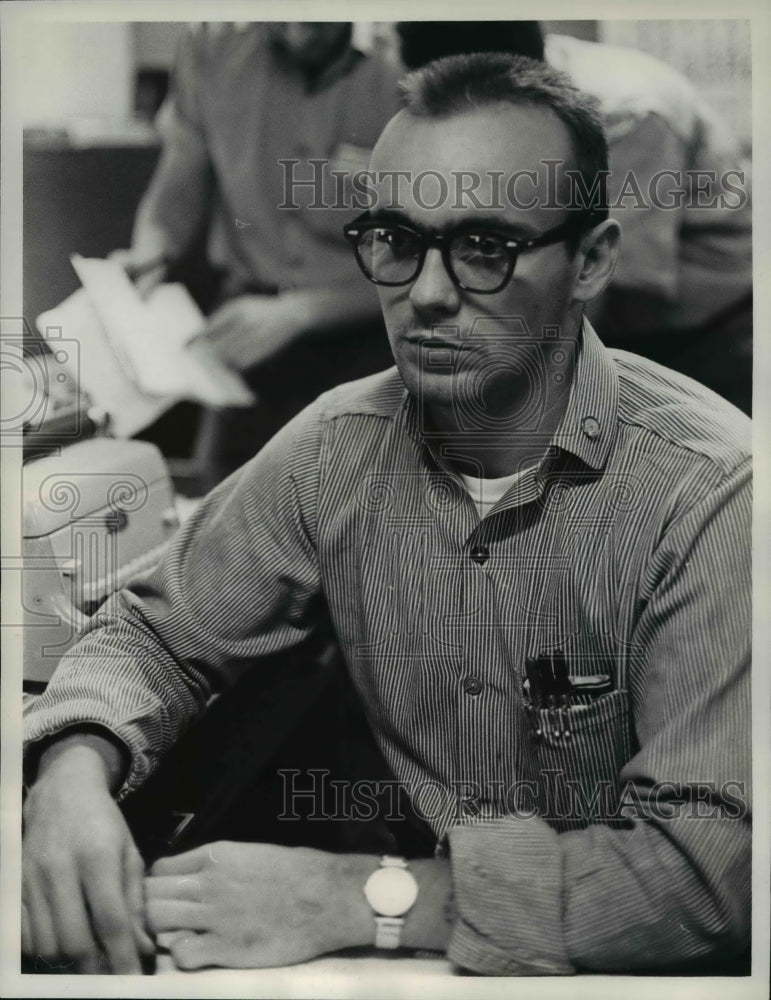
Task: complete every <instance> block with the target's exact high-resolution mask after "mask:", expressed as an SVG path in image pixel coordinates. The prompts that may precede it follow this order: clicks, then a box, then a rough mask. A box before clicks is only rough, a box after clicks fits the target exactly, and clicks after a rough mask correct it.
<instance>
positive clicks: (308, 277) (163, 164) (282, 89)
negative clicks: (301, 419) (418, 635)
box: [122, 22, 398, 485]
mask: <svg viewBox="0 0 771 1000" xmlns="http://www.w3.org/2000/svg"><path fill="white" fill-rule="evenodd" d="M352 33H353V27H352V25H351V23H350V22H327V23H322V22H307V23H305V22H275V23H270V24H262V23H252V24H244V25H221V24H211V25H201V26H199V27H197V28H195V29H191V30H189V31H188V32H187V34H186V35H185V36H183V38H182V41H181V44H180V48H179V52H178V55H177V62H176V66H175V71H174V76H173V80H172V87H171V93H170V96H169V98H168V100H167V101H166V103H165V104H164V106H163V107H162V108H161V111H160V113H159V116H158V128H159V130H160V133H161V136H162V139H163V151H162V155H161V159H160V161H159V164H158V168H157V170H156V173H155V175H154V177H153V179H152V181H151V183H150V186H149V188H148V190H147V192H146V194H145V196H144V198H143V199H142V202H141V204H140V206H139V209H138V212H137V217H136V223H135V228H134V234H133V240H132V248H131V251H130V252H129V253H128V254H124V255H122V259H123V260H124V261H125V263H126V264H127V265H128V266H129V268H130V269H135V270H136V271H138V272H142V276H141V277H140V279H139V285H140V290H141V291H143V292H145V293H146V292H148V291H149V290H150V288H151V287H152V286H153V285H154V284H157V282H158V281H160V280H162V278H163V277H164V275H165V274H166V273H167V272H168V269H169V264H170V263H173V262H175V261H177V260H179V259H180V258H181V257H183V256H184V254H185V253H186V252H187V251H188V250H189V249H190V247H191V246H192V245H193V244H194V243H195V241H196V239H197V237H198V236H199V234H200V233H201V231H202V230H203V231H206V247H207V257H208V262H209V264H210V265H211V268H212V269H213V271H214V272H215V274H216V276H217V278H218V282H217V288H216V292H215V308H214V310H213V312H212V313H211V315H210V316H209V317H208V320H207V325H206V328H205V331H204V338H205V342H206V344H207V345H208V346H209V347H210V348H212V349H213V350H214V351H215V352H216V353H217V354H218V355H219V357H220V358H221V359H222V360H223V361H225V362H226V363H227V364H229V365H231V366H232V367H234V368H235V369H237V370H238V371H241V372H245V373H246V374H247V378H248V380H249V381H250V383H251V384H252V387H253V388H254V390H255V392H256V394H257V396H258V403H257V405H256V406H255V407H254V408H253V409H252V410H250V411H244V410H233V411H225V412H224V413H223V412H216V413H215V412H209V413H207V414H206V415H205V419H204V423H203V427H202V431H201V434H200V437H199V441H198V455H197V457H198V459H199V461H200V464H201V465H202V467H203V469H204V472H205V474H206V479H207V483H208V484H209V485H213V484H214V483H216V482H218V481H219V480H220V479H222V478H223V477H224V476H225V475H227V474H228V473H229V472H232V471H233V470H234V469H236V468H237V467H238V466H240V465H241V464H242V463H243V462H245V461H246V460H247V459H248V458H251V456H252V455H253V454H254V453H255V452H256V451H257V450H258V449H259V447H260V446H261V445H262V444H264V443H265V441H267V440H268V439H269V438H270V437H271V435H272V434H273V433H274V432H275V431H276V430H277V429H278V428H279V427H280V426H281V425H282V424H283V423H284V422H285V421H286V420H287V419H289V417H291V416H293V415H294V413H296V412H297V411H298V410H299V409H301V408H302V406H304V405H305V404H306V403H309V402H310V401H311V400H312V399H314V398H315V397H316V396H317V395H318V394H319V393H320V392H321V391H323V390H324V389H327V388H331V386H333V385H337V384H338V383H339V382H343V381H347V380H349V379H352V378H357V377H360V376H361V375H365V374H369V373H370V372H373V371H378V370H379V369H382V368H385V367H388V365H389V364H390V355H389V353H388V344H387V341H386V338H385V335H384V332H383V329H382V321H381V319H380V315H379V310H378V307H377V300H376V296H375V295H374V294H373V293H372V290H371V288H369V287H368V285H367V283H366V282H365V281H363V280H362V279H361V276H360V275H359V274H358V272H357V268H356V266H355V264H354V262H353V261H352V260H351V256H350V253H349V251H348V248H347V247H346V245H345V241H344V239H343V237H342V231H341V216H342V217H343V219H342V221H345V218H344V214H345V213H343V212H341V211H340V207H341V206H344V205H345V187H344V185H345V181H346V178H347V176H349V174H350V172H351V171H353V170H356V169H363V168H364V167H366V164H367V160H368V158H369V153H370V151H371V148H372V145H373V144H374V142H375V140H376V139H377V137H378V135H379V134H380V132H381V130H382V128H383V126H384V125H385V123H386V122H387V121H388V119H389V118H390V117H391V116H392V115H393V114H394V113H395V111H396V110H397V107H398V99H397V93H396V74H395V71H394V69H392V68H391V67H389V66H388V65H387V64H386V63H385V62H384V61H383V60H381V59H380V58H378V57H377V55H375V54H371V55H365V54H364V53H363V51H362V50H361V47H359V46H358V45H354V43H353V39H352ZM335 172H336V174H335ZM336 204H337V205H338V208H337V210H336V209H335V208H334V206H335V205H336ZM325 205H326V206H331V207H325ZM154 262H155V263H156V266H152V265H153V264H154ZM157 262H161V263H157ZM148 267H149V270H148Z"/></svg>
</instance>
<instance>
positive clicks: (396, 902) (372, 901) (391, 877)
mask: <svg viewBox="0 0 771 1000" xmlns="http://www.w3.org/2000/svg"><path fill="white" fill-rule="evenodd" d="M364 895H365V896H366V897H367V902H368V903H369V905H370V906H371V907H372V909H373V910H374V911H375V913H377V914H379V915H380V916H383V917H401V916H402V915H403V914H405V913H406V912H407V911H408V910H409V909H410V907H411V906H412V905H413V903H414V902H415V900H416V899H417V898H418V883H417V882H416V881H415V877H414V876H413V875H411V874H410V872H408V871H407V870H406V869H405V868H378V870H377V871H376V872H373V873H372V874H371V875H370V877H369V878H368V879H367V884H366V885H365V886H364Z"/></svg>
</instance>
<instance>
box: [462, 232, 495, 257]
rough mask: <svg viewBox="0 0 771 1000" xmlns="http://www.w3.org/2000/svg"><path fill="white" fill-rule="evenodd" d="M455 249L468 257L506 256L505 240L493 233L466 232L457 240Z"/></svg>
mask: <svg viewBox="0 0 771 1000" xmlns="http://www.w3.org/2000/svg"><path fill="white" fill-rule="evenodd" d="M454 249H455V251H456V253H460V254H462V255H464V256H467V257H489V258H495V259H498V258H500V257H505V256H506V251H505V241H504V240H503V239H502V238H501V237H500V236H495V235H493V234H492V233H466V234H465V235H464V236H462V237H461V238H460V239H459V240H457V242H456V244H455V247H454Z"/></svg>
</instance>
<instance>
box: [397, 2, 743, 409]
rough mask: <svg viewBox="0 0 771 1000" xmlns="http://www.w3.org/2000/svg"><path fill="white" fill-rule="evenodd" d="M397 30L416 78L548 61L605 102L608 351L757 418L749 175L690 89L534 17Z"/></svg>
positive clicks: (597, 308)
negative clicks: (616, 251)
mask: <svg viewBox="0 0 771 1000" xmlns="http://www.w3.org/2000/svg"><path fill="white" fill-rule="evenodd" d="M398 34H399V37H400V44H401V55H402V59H403V61H404V63H405V65H406V66H408V67H409V68H411V69H415V68H417V67H419V66H422V65H424V64H425V63H427V62H429V61H430V60H432V59H437V58H439V57H442V56H448V55H455V54H459V53H463V52H511V53H513V54H517V55H527V56H531V57H533V58H536V59H544V60H545V61H546V62H547V63H549V65H550V66H553V67H554V68H555V69H558V70H561V71H562V72H563V73H567V74H568V75H569V76H570V77H571V78H572V79H573V82H574V83H575V84H576V86H577V87H579V88H580V89H581V90H583V91H585V92H586V93H587V94H591V95H592V96H593V97H595V98H596V99H597V100H598V101H599V104H600V109H601V111H602V114H603V118H604V122H605V127H606V131H607V135H608V143H609V164H608V166H609V169H610V176H609V178H608V193H609V198H610V206H611V212H612V214H613V216H614V218H616V219H617V220H618V221H619V222H620V223H621V226H622V229H623V231H624V246H623V250H622V252H621V254H620V257H619V263H618V266H617V268H616V271H615V274H614V276H613V280H612V281H611V283H610V285H609V287H608V289H607V290H606V292H605V293H604V294H603V295H602V296H600V297H598V299H597V300H596V301H595V302H594V303H593V304H592V307H591V318H592V321H593V322H594V323H595V325H596V327H597V330H598V332H599V334H600V336H601V337H602V338H603V341H604V343H605V344H607V345H608V346H612V347H621V348H623V349H624V350H629V351H634V352H635V353H640V354H642V355H644V356H645V357H648V358H652V359H653V360H654V361H658V362H660V363H661V364H665V365H667V367H671V368H675V369H676V370H677V371H681V372H683V373H684V374H686V375H689V376H690V377H691V378H695V379H697V380H698V381H700V382H703V383H704V384H705V385H707V386H709V388H711V389H714V390H715V391H716V392H719V393H720V394H721V395H722V396H725V398H726V399H728V400H730V401H731V402H732V403H734V405H736V406H738V407H740V408H741V409H743V410H744V411H745V412H746V413H750V411H751V405H752V206H751V201H750V177H749V173H748V168H747V164H746V163H744V162H743V157H742V155H741V153H740V150H739V149H738V144H737V143H736V141H735V140H734V138H733V137H732V136H731V135H730V133H729V131H728V130H727V129H726V127H725V126H724V124H723V123H722V122H721V121H719V119H718V117H717V116H716V115H715V114H714V112H713V111H712V110H711V108H710V107H709V106H708V105H707V103H706V102H705V101H704V100H703V98H702V97H701V95H700V94H699V93H698V92H697V91H696V89H695V88H694V87H693V86H692V85H691V83H690V82H689V81H688V80H686V79H685V78H684V77H683V76H681V75H680V74H679V73H677V72H676V71H675V70H674V69H672V67H671V66H667V65H666V64H665V63H663V62H661V61H660V60H657V59H655V58H653V57H652V56H650V55H648V54H647V53H645V52H639V51H637V50H634V49H622V48H618V47H616V46H613V45H606V44H600V43H597V42H588V41H584V40H582V39H578V38H571V37H569V36H566V35H556V34H547V35H545V36H544V35H543V33H542V31H541V29H540V26H539V24H538V22H537V21H402V22H400V23H399V25H398Z"/></svg>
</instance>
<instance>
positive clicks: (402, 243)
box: [375, 229, 416, 256]
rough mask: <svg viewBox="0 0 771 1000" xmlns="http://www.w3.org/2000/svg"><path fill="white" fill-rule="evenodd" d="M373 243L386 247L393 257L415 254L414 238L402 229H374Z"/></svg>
mask: <svg viewBox="0 0 771 1000" xmlns="http://www.w3.org/2000/svg"><path fill="white" fill-rule="evenodd" d="M375 241H376V242H377V243H379V244H381V246H387V247H388V248H389V250H390V251H391V253H393V254H394V255H395V256H401V255H407V254H412V253H414V252H415V246H416V240H415V237H414V236H413V234H412V233H408V232H407V231H406V230H404V229H376V230H375Z"/></svg>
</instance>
